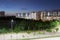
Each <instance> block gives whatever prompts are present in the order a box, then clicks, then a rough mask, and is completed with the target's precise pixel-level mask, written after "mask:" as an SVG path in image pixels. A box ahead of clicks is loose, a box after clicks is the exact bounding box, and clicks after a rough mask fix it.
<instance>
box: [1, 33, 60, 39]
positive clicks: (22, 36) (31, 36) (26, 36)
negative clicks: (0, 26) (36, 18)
mask: <svg viewBox="0 0 60 40" xmlns="http://www.w3.org/2000/svg"><path fill="white" fill-rule="evenodd" d="M56 36H59V37H60V32H58V33H45V34H34V33H30V34H28V33H17V34H16V33H13V34H12V33H11V34H1V35H0V40H10V39H37V38H47V37H56Z"/></svg>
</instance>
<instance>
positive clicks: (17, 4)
mask: <svg viewBox="0 0 60 40" xmlns="http://www.w3.org/2000/svg"><path fill="white" fill-rule="evenodd" d="M54 9H60V0H0V11H6V12H30V11H38V10H54Z"/></svg>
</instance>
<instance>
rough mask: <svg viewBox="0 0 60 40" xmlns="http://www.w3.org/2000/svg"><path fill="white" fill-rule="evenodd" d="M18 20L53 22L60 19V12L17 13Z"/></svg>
mask: <svg viewBox="0 0 60 40" xmlns="http://www.w3.org/2000/svg"><path fill="white" fill-rule="evenodd" d="M16 17H17V18H24V19H34V20H40V19H41V20H52V19H57V20H59V19H60V10H53V11H38V12H30V13H16Z"/></svg>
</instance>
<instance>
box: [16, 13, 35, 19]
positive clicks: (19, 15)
mask: <svg viewBox="0 0 60 40" xmlns="http://www.w3.org/2000/svg"><path fill="white" fill-rule="evenodd" d="M16 18H24V19H36V12H31V13H16Z"/></svg>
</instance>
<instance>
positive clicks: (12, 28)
mask: <svg viewBox="0 0 60 40" xmlns="http://www.w3.org/2000/svg"><path fill="white" fill-rule="evenodd" d="M13 22H14V20H13V19H11V31H12V32H13ZM11 39H12V35H11Z"/></svg>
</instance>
